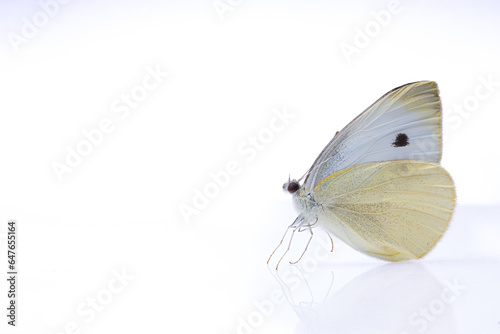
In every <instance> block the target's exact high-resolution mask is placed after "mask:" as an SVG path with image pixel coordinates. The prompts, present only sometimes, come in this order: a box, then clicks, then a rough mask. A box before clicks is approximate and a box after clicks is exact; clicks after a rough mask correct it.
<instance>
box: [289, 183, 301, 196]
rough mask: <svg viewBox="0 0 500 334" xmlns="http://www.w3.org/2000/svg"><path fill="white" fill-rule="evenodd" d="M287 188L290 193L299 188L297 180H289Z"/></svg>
mask: <svg viewBox="0 0 500 334" xmlns="http://www.w3.org/2000/svg"><path fill="white" fill-rule="evenodd" d="M287 190H288V192H289V193H290V194H293V193H294V192H296V191H297V190H299V184H298V183H297V182H291V183H290V184H288V189H287Z"/></svg>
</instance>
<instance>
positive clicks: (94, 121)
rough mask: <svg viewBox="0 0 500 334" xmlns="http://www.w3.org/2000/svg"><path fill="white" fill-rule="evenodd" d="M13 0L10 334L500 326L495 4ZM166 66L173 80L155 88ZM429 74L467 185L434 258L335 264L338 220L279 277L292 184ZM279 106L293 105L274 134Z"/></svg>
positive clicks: (8, 63)
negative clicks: (336, 142) (274, 254)
mask: <svg viewBox="0 0 500 334" xmlns="http://www.w3.org/2000/svg"><path fill="white" fill-rule="evenodd" d="M47 4H48V5H47ZM0 6H1V7H0V20H1V25H0V29H1V31H0V36H1V37H2V38H1V39H0V48H1V50H0V57H1V59H0V92H1V94H0V110H1V111H0V157H1V158H2V161H1V163H0V189H1V192H0V222H1V225H0V247H2V249H3V250H2V251H1V252H0V254H5V233H6V227H7V226H6V223H7V220H8V219H16V220H17V221H18V225H19V242H20V245H19V249H18V256H19V272H20V278H19V285H18V289H19V298H18V304H19V309H18V327H16V328H11V326H7V325H6V317H5V316H3V315H2V317H1V319H4V320H2V323H1V324H0V328H2V329H1V332H2V333H137V332H143V333H144V332H146V333H165V332H168V333H173V332H175V333H290V332H297V333H309V332H311V333H320V332H328V333H332V332H334V333H348V332H369V333H374V332H381V333H418V332H420V331H422V332H426V333H455V332H456V333H471V332H473V331H475V332H477V329H478V328H481V332H483V333H497V332H498V331H500V323H499V322H500V312H498V310H499V309H500V308H499V306H500V302H499V300H500V288H499V287H498V284H497V283H498V280H499V278H500V270H499V269H498V265H499V261H500V246H499V243H498V240H499V237H500V225H499V224H498V223H499V222H498V216H499V214H500V191H499V190H498V189H499V187H500V177H499V176H498V167H499V163H498V162H499V156H500V155H499V153H498V147H497V144H498V142H499V140H498V123H499V120H500V116H499V115H500V65H499V60H500V44H499V43H498V32H499V31H500V22H499V20H498V15H499V11H500V7H499V6H498V4H497V3H496V2H495V1H476V2H474V3H472V2H455V1H440V2H439V3H438V4H437V3H436V2H435V1H408V2H406V1H405V2H403V1H401V2H396V3H393V2H389V1H354V2H352V1H351V2H349V3H347V2H340V1H335V2H334V1H330V2H327V1H308V2H307V3H306V2H299V1H287V2H285V1H273V2H271V3H268V2H265V1H247V0H240V1H235V0H233V1H228V0H221V1H220V2H218V1H213V0H206V1H191V2H189V3H181V2H180V1H178V2H173V1H164V2H159V1H141V2H139V1H136V2H134V1H108V2H106V3H101V2H98V1H76V0H74V1H68V2H67V3H66V4H59V3H56V2H54V1H52V2H51V1H49V0H46V1H41V2H37V1H17V2H15V3H14V2H12V3H7V2H6V1H4V2H2V4H1V5H0ZM44 8H45V9H44ZM391 11H392V13H391ZM384 15H385V16H384ZM376 18H378V20H379V21H380V22H378V21H377V19H376ZM370 29H371V30H370ZM367 30H368V34H369V35H370V36H368V37H365V38H364V39H363V37H360V36H361V33H360V31H367ZM347 44H349V45H351V47H353V48H354V47H356V53H353V54H350V55H346V54H345V52H343V51H342V48H345V47H346V45H347ZM151 71H157V72H161V73H167V72H168V76H165V77H163V76H160V77H159V78H160V79H159V84H158V85H156V86H157V87H155V88H154V89H151V90H144V89H143V88H141V85H142V84H143V81H144V80H145V78H146V80H149V81H147V82H148V83H150V84H151V83H153V81H152V80H150V79H147V78H148V75H149V74H148V73H150V72H151ZM162 75H163V74H162ZM418 80H433V81H436V82H437V83H438V85H439V88H440V92H441V94H440V95H441V99H442V103H443V111H444V114H445V116H444V121H443V131H444V136H445V140H444V153H443V160H442V165H443V166H444V167H445V168H446V169H447V170H448V171H449V172H450V174H451V175H452V176H453V178H454V180H455V183H456V188H457V196H458V206H457V210H456V213H455V216H454V218H453V220H452V222H451V225H450V229H449V230H448V232H447V233H446V235H445V236H444V237H443V240H442V241H441V242H440V243H439V244H438V245H437V246H436V248H435V249H434V250H433V252H432V253H431V254H429V255H428V256H427V257H426V258H424V259H423V260H422V261H418V262H415V261H414V262H410V263H406V264H387V263H384V262H381V261H377V260H374V259H371V258H367V257H366V256H363V255H361V254H360V253H358V252H356V251H355V250H352V249H351V248H349V247H348V246H346V245H344V244H343V243H342V242H341V241H335V251H334V253H333V254H332V255H330V256H325V254H324V251H323V249H322V247H323V246H321V245H322V243H321V242H322V240H323V241H324V240H325V238H324V235H323V234H322V233H321V232H318V233H317V239H316V240H315V241H314V242H313V243H312V244H311V249H312V250H311V252H310V253H309V254H308V255H307V256H308V257H307V258H305V259H304V260H303V261H302V262H301V265H298V266H295V267H293V266H289V265H288V262H287V260H294V259H295V257H296V256H298V255H299V254H300V252H301V250H302V247H303V244H304V243H305V241H306V240H307V236H300V237H298V238H297V239H295V240H294V245H295V246H296V247H294V250H293V252H291V254H290V258H289V259H287V260H284V262H283V264H282V267H280V277H281V278H282V280H283V281H282V282H281V284H280V281H279V280H276V279H275V278H276V277H275V275H276V272H275V271H274V270H271V271H269V270H268V268H267V266H266V260H267V257H268V256H269V254H270V252H271V251H272V250H273V249H274V247H275V246H276V245H277V243H278V241H279V240H280V238H281V236H282V233H283V232H284V230H285V227H286V226H288V225H289V224H290V223H291V222H292V221H293V219H294V218H295V215H296V213H295V212H294V211H293V208H292V204H291V199H290V197H289V196H286V195H284V194H283V192H282V190H281V185H282V184H283V182H285V181H286V179H287V178H288V176H289V174H290V175H291V176H292V177H297V178H298V177H300V176H301V175H302V173H304V172H305V171H306V170H307V168H308V167H309V166H310V165H311V164H312V162H313V161H314V159H315V157H316V155H317V154H318V153H319V152H320V151H321V149H322V148H323V146H324V145H326V143H327V142H328V141H329V140H330V139H331V137H332V136H333V135H334V134H335V131H337V130H341V128H342V127H343V126H344V125H346V124H347V123H348V122H349V121H350V120H351V119H352V118H354V117H355V116H357V115H358V114H359V113H360V112H361V111H363V110H364V109H365V108H366V107H367V106H369V105H370V104H371V103H373V102H374V101H375V100H376V99H377V98H379V97H380V96H382V95H383V94H384V93H385V92H387V91H389V90H390V89H392V88H395V87H397V86H400V85H402V84H405V83H408V82H413V81H418ZM485 81H490V82H492V83H493V84H490V85H485V84H484V82H485ZM140 92H146V94H145V95H144V96H142V95H136V96H141V101H138V102H137V104H136V105H135V104H134V106H135V107H134V108H130V110H129V113H128V114H127V116H126V117H124V115H125V114H123V112H124V111H123V109H122V112H116V111H117V108H118V107H117V106H122V107H123V106H124V104H123V103H122V102H120V101H121V99H122V98H123V96H124V94H128V95H131V94H139V93H140ZM142 97H144V99H142ZM276 110H278V111H280V112H281V113H283V111H284V110H287V111H288V113H290V114H291V115H293V117H291V118H290V119H289V121H288V122H286V123H279V122H278V123H276V124H278V125H279V126H280V127H279V131H274V132H272V131H271V137H270V136H269V133H270V130H266V129H269V128H270V124H271V123H272V124H275V123H274V122H275V119H274V118H275V117H276V116H275V115H276V114H275V113H276ZM106 119H109V120H110V122H112V130H110V131H109V133H107V134H103V135H102V138H99V139H98V142H97V144H96V145H92V146H91V147H90V150H91V152H89V153H88V155H87V156H84V157H83V158H82V159H81V161H80V162H79V163H78V165H77V166H75V167H73V168H70V169H71V171H70V172H67V173H63V175H60V177H58V175H57V173H56V172H55V171H54V164H55V163H60V164H66V159H67V155H68V150H72V149H77V147H78V145H85V144H82V142H84V141H86V137H85V135H84V132H89V131H93V130H94V129H97V128H99V125H100V124H101V122H102V121H103V120H106ZM94 133H95V132H94ZM266 134H267V137H266ZM259 135H260V138H261V139H260V141H259V142H258V143H257V146H258V150H257V149H251V147H252V146H251V145H253V144H252V139H251V138H252V137H257V138H259ZM96 136H97V137H96V138H98V137H99V135H96ZM262 138H264V142H262V141H261V140H262ZM96 140H97V139H96ZM87 148H88V147H87ZM251 150H253V151H252V152H254V153H250V151H251ZM245 152H246V153H245ZM234 163H236V164H237V166H238V168H236V169H237V173H235V174H236V175H231V176H230V178H228V179H227V180H226V181H227V182H226V181H225V182H224V184H223V185H222V186H220V187H216V188H217V189H215V190H214V188H213V187H212V188H211V189H212V190H211V191H212V198H211V199H209V200H207V201H206V203H205V204H204V206H205V207H203V208H201V209H199V210H197V212H196V213H194V214H192V215H189V217H188V218H186V215H184V216H183V215H182V214H181V208H182V207H183V206H184V207H186V206H190V207H192V206H193V200H195V198H196V197H195V194H196V193H197V192H198V191H200V192H203V191H204V189H205V190H206V188H207V187H211V186H209V184H210V183H212V182H213V180H212V178H211V176H210V175H211V174H214V173H215V174H220V173H221V172H222V171H224V170H226V169H227V165H228V164H234ZM214 192H216V193H214ZM198 204H199V203H198ZM326 240H327V239H326ZM318 247H319V248H318ZM326 247H328V244H326ZM6 260H7V259H6V258H5V255H4V258H3V259H2V258H0V261H1V262H3V263H4V264H3V265H1V266H0V267H2V268H5V267H6ZM298 269H300V270H301V271H300V270H299V271H298ZM119 272H125V273H126V275H125V277H128V280H125V281H123V282H121V281H116V280H115V278H114V277H116V275H118V274H117V273H119ZM299 273H301V274H299ZM301 275H303V276H301ZM1 282H2V284H0V289H1V290H0V296H2V297H1V298H0V305H7V304H6V303H7V298H6V291H7V285H6V282H5V280H4V279H2V280H1ZM118 282H121V283H118ZM120 284H121V285H120ZM453 284H455V288H454V289H455V290H453V289H451V290H450V288H449V286H450V285H452V286H453ZM457 286H458V288H457ZM308 287H309V288H310V290H308ZM282 288H283V289H284V290H282ZM283 291H285V292H286V293H287V296H288V301H285V299H284V298H279V297H280V294H282V293H283ZM452 297H453V298H452ZM93 298H95V300H97V302H96V303H97V304H96V305H95V309H92V306H91V301H92V300H93ZM256 305H257V306H256ZM259 305H260V306H259ZM262 305H264V306H262ZM262 307H263V308H262ZM2 309H4V307H2ZM425 309H430V310H431V311H430V312H431V313H430V315H429V316H428V317H427V318H426V317H425V316H423V315H422V314H423V313H422V312H424V313H425ZM422 310H424V311H422ZM4 312H6V311H4ZM432 312H434V313H432Z"/></svg>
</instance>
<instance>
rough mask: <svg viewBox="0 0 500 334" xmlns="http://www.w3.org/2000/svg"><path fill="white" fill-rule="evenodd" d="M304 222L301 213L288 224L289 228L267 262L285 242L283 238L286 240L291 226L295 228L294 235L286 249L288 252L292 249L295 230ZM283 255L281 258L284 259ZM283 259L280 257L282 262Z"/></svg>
mask: <svg viewBox="0 0 500 334" xmlns="http://www.w3.org/2000/svg"><path fill="white" fill-rule="evenodd" d="M303 222H304V218H303V217H302V216H301V215H299V216H298V217H297V218H296V219H295V221H294V222H293V223H292V224H291V225H290V226H288V228H287V229H286V231H285V234H283V238H281V241H280V243H279V244H278V246H277V247H276V248H275V249H274V250H273V252H272V253H271V255H269V259H267V264H269V261H271V258H272V257H273V255H274V253H275V252H276V251H277V250H278V248H280V246H281V244H282V243H283V240H285V237H286V234H287V233H288V230H290V229H291V228H293V229H294V230H293V232H292V237H291V238H290V242H289V243H288V249H287V250H286V251H287V252H288V250H289V249H290V244H291V243H292V239H293V234H294V233H295V230H296V229H297V228H298V227H300V226H301V225H302V223H303ZM285 254H286V252H285ZM285 254H283V256H285ZM283 256H282V257H281V259H283ZM281 259H280V262H281ZM278 265H279V262H278ZM276 269H278V266H276Z"/></svg>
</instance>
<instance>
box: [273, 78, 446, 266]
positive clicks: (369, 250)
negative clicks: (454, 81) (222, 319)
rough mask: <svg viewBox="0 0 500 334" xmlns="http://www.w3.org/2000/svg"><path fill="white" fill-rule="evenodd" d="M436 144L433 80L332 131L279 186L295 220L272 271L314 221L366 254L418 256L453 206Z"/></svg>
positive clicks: (393, 94)
mask: <svg viewBox="0 0 500 334" xmlns="http://www.w3.org/2000/svg"><path fill="white" fill-rule="evenodd" d="M441 146H442V144H441V101H440V99H439V91H438V88H437V84H436V83H435V82H432V81H420V82H414V83H410V84H406V85H403V86H401V87H398V88H395V89H393V90H391V91H390V92H388V93H386V94H385V95H384V96H382V97H381V98H380V99H378V100H377V101H376V102H375V103H374V104H372V105H371V106H370V107H369V108H368V109H366V110H365V111H364V112H362V113H361V114H360V115H359V116H358V117H356V118H355V119H354V120H352V121H351V122H350V123H349V124H348V125H347V126H346V127H345V128H344V129H342V131H340V132H337V133H336V134H335V136H334V137H333V139H332V140H331V141H330V142H329V143H328V145H326V147H325V148H324V149H323V151H322V152H321V153H320V155H319V156H318V157H317V158H316V161H314V163H313V165H312V166H311V168H309V170H308V171H307V172H306V173H305V174H304V176H302V177H301V178H300V179H299V180H290V179H289V180H288V182H286V183H285V184H284V185H283V190H284V191H287V192H289V193H290V194H292V196H293V203H294V205H295V208H296V209H297V211H298V212H299V216H298V217H297V219H296V220H295V221H294V222H293V223H292V224H291V225H290V226H289V227H288V229H287V231H286V232H288V231H289V230H290V229H292V231H293V232H292V236H291V238H290V241H289V243H288V248H287V250H286V251H285V253H284V254H283V256H282V257H281V258H280V260H279V262H278V264H277V265H276V269H277V268H278V266H279V263H280V262H281V260H282V259H283V257H284V256H285V254H286V253H287V252H288V250H289V249H290V245H291V242H292V239H293V234H294V233H295V232H296V231H299V232H302V231H305V230H307V231H309V233H310V238H309V241H308V242H307V245H306V247H305V249H304V252H303V253H302V255H301V257H300V258H299V260H300V259H301V258H302V256H303V255H304V253H305V252H306V250H307V247H308V246H309V243H310V242H311V239H312V237H313V230H312V228H313V227H314V226H315V224H316V223H318V222H319V224H321V225H323V226H324V227H325V228H326V230H327V231H329V232H332V233H333V234H335V235H336V236H337V237H339V238H340V239H341V240H343V241H344V242H345V243H347V244H348V245H350V246H351V247H353V248H354V249H357V250H358V251H360V252H362V253H365V254H367V255H370V256H374V257H377V258H381V259H384V260H387V261H402V260H409V259H418V258H421V257H422V256H424V255H425V254H426V253H427V252H429V251H430V250H431V249H432V247H434V245H435V244H436V243H437V242H438V241H439V239H440V238H441V236H442V235H443V233H444V231H445V230H446V228H447V227H448V223H449V221H450V219H451V216H452V214H453V210H454V207H455V188H454V185H453V180H452V179H451V177H450V175H449V174H448V173H447V172H446V171H445V170H444V169H443V168H441V167H440V166H439V162H440V160H441ZM304 177H305V179H304V182H303V183H302V184H301V183H300V181H301V180H302V179H303V178H304ZM286 232H285V235H283V238H282V239H281V242H280V243H279V245H278V247H276V249H275V250H274V251H273V253H271V256H270V257H269V260H268V261H267V262H268V263H269V261H270V260H271V257H272V256H273V254H274V253H275V252H276V250H277V249H278V248H279V247H280V245H281V244H282V243H283V240H284V238H285V236H286V234H287V233H286ZM330 239H331V238H330ZM332 251H333V242H332ZM299 260H297V261H295V262H290V263H297V262H298V261H299Z"/></svg>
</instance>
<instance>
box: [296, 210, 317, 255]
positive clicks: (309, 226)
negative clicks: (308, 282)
mask: <svg viewBox="0 0 500 334" xmlns="http://www.w3.org/2000/svg"><path fill="white" fill-rule="evenodd" d="M317 222H318V218H316V221H315V222H314V223H313V224H312V225H307V228H308V229H309V233H311V236H310V237H309V240H308V241H307V244H306V248H304V251H303V252H302V255H300V257H299V259H298V260H297V261H295V262H290V264H297V263H298V262H299V261H300V260H301V259H302V257H303V256H304V254H305V253H306V251H307V248H308V247H309V244H310V243H311V240H312V238H313V235H314V233H313V230H312V228H311V226H314V224H316V223H317ZM294 232H295V231H294Z"/></svg>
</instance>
